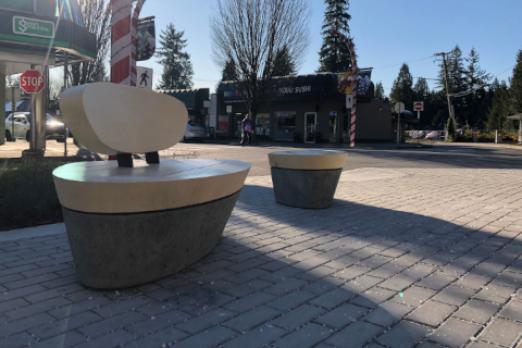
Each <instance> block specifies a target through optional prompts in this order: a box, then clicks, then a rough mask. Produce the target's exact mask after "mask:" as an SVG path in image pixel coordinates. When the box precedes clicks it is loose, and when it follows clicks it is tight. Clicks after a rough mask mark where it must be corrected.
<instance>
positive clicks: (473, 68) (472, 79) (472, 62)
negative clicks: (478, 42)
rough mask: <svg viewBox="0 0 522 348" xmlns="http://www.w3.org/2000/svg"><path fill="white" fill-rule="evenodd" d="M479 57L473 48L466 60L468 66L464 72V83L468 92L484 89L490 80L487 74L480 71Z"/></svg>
mask: <svg viewBox="0 0 522 348" xmlns="http://www.w3.org/2000/svg"><path fill="white" fill-rule="evenodd" d="M479 61H480V56H479V54H478V52H477V50H476V49H475V48H472V49H471V51H470V52H469V56H468V57H467V58H466V62H467V63H468V66H467V67H466V69H465V70H464V81H465V85H466V88H467V89H468V90H469V91H474V90H477V89H479V88H484V87H486V85H487V84H488V82H489V80H490V79H491V78H490V76H489V74H488V73H486V72H485V71H484V70H482V69H481V68H480V66H479Z"/></svg>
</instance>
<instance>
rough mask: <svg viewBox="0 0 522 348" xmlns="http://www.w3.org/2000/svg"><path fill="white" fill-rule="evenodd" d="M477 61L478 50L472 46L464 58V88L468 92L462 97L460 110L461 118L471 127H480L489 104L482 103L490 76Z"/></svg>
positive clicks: (478, 58)
mask: <svg viewBox="0 0 522 348" xmlns="http://www.w3.org/2000/svg"><path fill="white" fill-rule="evenodd" d="M479 61H480V56H479V54H478V52H477V51H476V50H475V49H474V48H472V49H471V51H470V53H469V56H468V57H467V58H466V62H467V63H468V65H467V67H466V69H465V70H464V89H465V90H466V91H467V92H468V93H469V94H468V95H467V96H465V97H464V100H463V103H464V105H465V109H464V110H462V116H463V119H464V120H465V122H466V124H467V125H468V126H471V127H480V126H481V125H482V124H484V123H485V121H486V119H487V117H488V115H487V110H488V108H489V106H487V105H484V101H485V97H486V86H487V85H488V83H489V80H490V77H489V75H488V74H487V73H486V72H485V71H484V70H482V69H481V68H480V66H479Z"/></svg>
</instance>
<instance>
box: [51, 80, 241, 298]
mask: <svg viewBox="0 0 522 348" xmlns="http://www.w3.org/2000/svg"><path fill="white" fill-rule="evenodd" d="M60 106H61V109H62V111H63V116H64V120H65V123H66V124H67V125H68V126H69V127H70V128H71V130H72V132H73V133H74V135H75V137H76V138H77V139H78V141H79V142H80V143H81V144H82V145H83V146H85V147H87V148H88V149H90V150H93V151H95V152H100V153H104V154H109V155H114V154H122V153H123V154H124V155H125V156H126V158H130V159H131V160H130V161H125V162H124V164H122V163H119V162H116V161H107V162H82V163H72V164H67V165H64V166H61V167H59V168H57V169H55V171H54V172H53V175H54V183H55V186H56V191H57V193H58V198H59V200H60V203H61V204H62V207H63V214H64V221H65V226H66V229H67V234H68V237H69V243H70V245H71V251H72V254H73V259H74V263H75V266H76V272H77V276H78V278H79V280H80V281H81V282H82V283H84V284H85V285H87V286H89V287H92V288H97V289H117V288H126V287H131V286H136V285H140V284H144V283H147V282H151V281H154V280H157V279H160V278H162V277H166V276H168V275H172V274H174V273H176V272H178V271H179V270H181V269H183V268H186V267H187V266H189V265H191V264H193V263H194V262H196V261H198V260H199V259H201V258H202V257H204V256H206V255H207V254H208V253H209V252H210V251H211V250H212V249H213V248H214V247H215V246H216V245H217V243H218V242H219V240H220V238H221V236H222V234H223V230H224V228H225V225H226V223H227V221H228V219H229V217H230V214H231V213H232V210H233V208H234V205H235V203H236V201H237V199H238V197H239V192H240V191H241V188H242V187H243V184H244V181H245V179H246V177H247V175H248V171H249V170H250V165H249V164H248V163H244V162H239V161H214V160H165V161H162V163H161V164H160V163H159V156H157V152H156V156H151V157H148V158H147V162H145V161H133V160H132V157H131V154H132V153H152V154H153V153H154V152H155V151H159V150H162V149H165V148H169V147H171V146H173V145H175V144H176V143H177V142H178V141H179V140H180V139H181V138H182V137H183V134H184V132H185V127H186V123H187V110H186V108H185V106H184V105H183V104H182V103H181V102H179V101H178V100H177V99H175V98H173V97H170V96H166V95H161V94H157V93H154V92H152V91H147V90H145V89H139V88H132V87H125V86H120V85H115V84H107V83H99V84H91V85H85V86H81V87H76V88H71V89H69V90H66V91H65V92H64V93H63V94H62V96H61V100H60ZM151 158H152V160H151Z"/></svg>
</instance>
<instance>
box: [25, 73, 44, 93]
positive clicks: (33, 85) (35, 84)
mask: <svg viewBox="0 0 522 348" xmlns="http://www.w3.org/2000/svg"><path fill="white" fill-rule="evenodd" d="M44 87H45V81H44V78H43V75H42V73H41V72H39V71H38V70H26V71H25V72H24V73H23V74H22V76H20V88H21V89H22V90H23V91H24V92H25V93H27V94H37V93H40V92H41V91H42V89H43V88H44Z"/></svg>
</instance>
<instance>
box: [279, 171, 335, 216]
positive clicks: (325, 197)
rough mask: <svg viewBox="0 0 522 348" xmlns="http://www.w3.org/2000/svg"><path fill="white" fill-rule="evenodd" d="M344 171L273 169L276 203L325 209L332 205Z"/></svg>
mask: <svg viewBox="0 0 522 348" xmlns="http://www.w3.org/2000/svg"><path fill="white" fill-rule="evenodd" d="M341 173H342V169H334V170H295V169H281V168H274V167H272V182H273V184H274V193H275V197H276V201H277V202H279V203H281V204H284V205H288V206H291V207H296V208H305V209H325V208H328V207H329V206H331V205H332V203H333V198H334V195H335V190H336V188H337V184H338V183H339V178H340V176H341Z"/></svg>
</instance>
